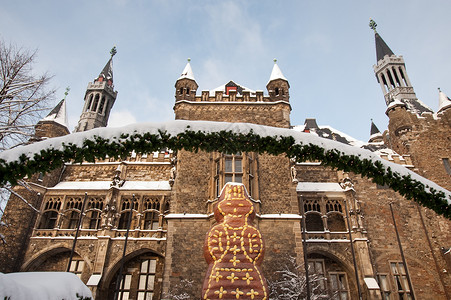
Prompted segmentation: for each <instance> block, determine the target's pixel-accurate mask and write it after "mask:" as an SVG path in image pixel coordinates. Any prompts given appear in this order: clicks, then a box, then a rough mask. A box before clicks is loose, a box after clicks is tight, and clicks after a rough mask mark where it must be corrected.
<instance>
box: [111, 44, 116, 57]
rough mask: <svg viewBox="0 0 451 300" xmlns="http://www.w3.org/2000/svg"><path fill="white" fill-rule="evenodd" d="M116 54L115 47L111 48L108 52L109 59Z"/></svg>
mask: <svg viewBox="0 0 451 300" xmlns="http://www.w3.org/2000/svg"><path fill="white" fill-rule="evenodd" d="M116 53H117V50H116V46H113V48H111V51H110V54H111V57H113V56H114V55H116Z"/></svg>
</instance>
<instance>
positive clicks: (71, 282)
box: [0, 272, 92, 300]
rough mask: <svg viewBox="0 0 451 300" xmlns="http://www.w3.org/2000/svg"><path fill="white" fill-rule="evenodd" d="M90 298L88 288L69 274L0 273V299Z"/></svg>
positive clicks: (50, 299)
mask: <svg viewBox="0 0 451 300" xmlns="http://www.w3.org/2000/svg"><path fill="white" fill-rule="evenodd" d="M77 294H78V295H79V296H83V297H91V298H92V293H91V291H90V290H89V288H88V287H87V286H86V285H84V284H83V282H82V281H81V280H80V278H78V277H77V275H75V274H73V273H69V272H20V273H8V274H3V273H0V298H1V299H11V300H14V299H33V300H61V299H66V300H78V299H79V298H78V297H77Z"/></svg>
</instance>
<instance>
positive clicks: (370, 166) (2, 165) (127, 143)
mask: <svg viewBox="0 0 451 300" xmlns="http://www.w3.org/2000/svg"><path fill="white" fill-rule="evenodd" d="M163 148H168V149H172V150H174V151H177V150H182V149H183V150H187V151H192V152H198V151H199V150H201V151H206V152H213V151H218V152H223V153H229V154H231V153H237V152H257V153H260V154H261V153H267V154H270V155H281V154H285V155H286V156H287V157H289V158H294V159H295V160H296V162H304V161H308V160H318V161H320V162H321V164H322V165H324V166H327V167H331V168H334V169H337V170H341V171H345V172H353V173H356V174H360V175H361V176H363V177H367V178H371V179H372V181H373V182H374V183H377V184H380V185H387V186H389V187H390V188H392V189H393V190H394V191H397V192H399V193H400V194H401V195H402V196H404V197H405V198H407V199H410V200H414V201H416V202H417V203H419V204H420V205H422V206H425V207H428V208H430V209H432V210H434V211H435V212H436V213H438V214H440V215H443V216H445V217H446V218H448V219H451V205H449V204H448V202H447V197H446V195H445V193H443V192H442V191H439V192H438V191H436V190H434V189H432V188H431V187H429V186H425V185H424V184H423V183H422V182H420V181H417V180H415V179H413V178H411V176H410V175H409V176H406V175H403V176H401V175H400V174H399V173H396V172H393V171H392V170H391V169H390V167H387V168H385V167H384V165H383V164H382V163H381V162H379V161H377V162H372V161H371V160H369V159H366V158H361V157H359V156H356V155H349V154H346V153H343V152H340V151H338V150H337V149H332V150H326V149H324V148H322V147H320V146H318V145H314V144H301V143H296V141H295V139H294V138H293V137H292V136H260V135H258V134H255V133H254V132H253V131H252V130H250V132H248V133H236V132H233V131H226V130H221V131H216V132H203V131H194V130H191V129H190V128H189V126H188V127H187V129H186V130H185V131H183V132H180V133H178V134H177V135H175V136H172V135H170V134H168V133H167V132H166V131H162V130H159V131H158V134H152V133H148V132H147V133H133V134H129V133H123V134H121V135H120V137H118V138H112V139H106V138H103V137H101V136H94V137H93V138H92V139H85V140H84V141H83V145H82V146H81V147H79V146H77V145H75V144H72V143H67V144H65V143H63V145H62V147H61V149H62V150H57V149H52V148H48V149H43V150H41V151H40V152H39V153H35V154H34V156H33V157H32V158H29V157H27V156H26V155H24V154H22V155H21V156H20V157H19V159H18V160H16V161H13V162H6V161H5V160H3V159H0V184H6V183H7V182H10V183H11V184H16V183H17V180H19V179H21V178H23V177H25V176H32V175H33V174H36V173H39V172H42V173H47V172H50V171H52V170H54V169H56V168H59V167H61V166H62V165H63V164H64V163H65V162H75V163H81V162H84V161H85V162H95V161H96V160H98V159H105V158H106V157H107V156H108V157H110V158H114V159H125V158H126V157H127V156H129V155H130V153H131V152H132V151H135V152H136V153H137V154H144V153H151V152H154V151H159V150H160V149H163ZM450 200H451V199H450Z"/></svg>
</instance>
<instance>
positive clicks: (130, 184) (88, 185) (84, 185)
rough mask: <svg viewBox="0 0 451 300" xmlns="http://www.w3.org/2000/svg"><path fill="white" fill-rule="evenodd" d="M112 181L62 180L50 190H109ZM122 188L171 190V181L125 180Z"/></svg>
mask: <svg viewBox="0 0 451 300" xmlns="http://www.w3.org/2000/svg"><path fill="white" fill-rule="evenodd" d="M110 188H111V181H62V182H60V183H58V184H57V185H55V186H54V187H51V188H49V190H108V189H110ZM119 189H120V190H150V191H170V190H171V185H170V184H169V181H125V183H124V185H123V186H122V187H120V188H119Z"/></svg>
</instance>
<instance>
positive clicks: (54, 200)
mask: <svg viewBox="0 0 451 300" xmlns="http://www.w3.org/2000/svg"><path fill="white" fill-rule="evenodd" d="M60 208H61V198H59V197H51V198H49V200H48V201H47V202H46V203H45V205H44V210H49V209H54V210H60Z"/></svg>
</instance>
